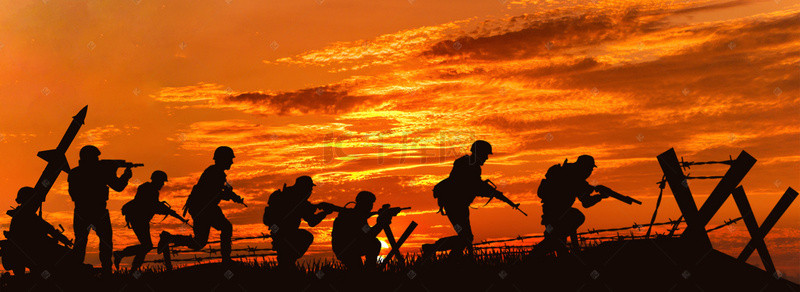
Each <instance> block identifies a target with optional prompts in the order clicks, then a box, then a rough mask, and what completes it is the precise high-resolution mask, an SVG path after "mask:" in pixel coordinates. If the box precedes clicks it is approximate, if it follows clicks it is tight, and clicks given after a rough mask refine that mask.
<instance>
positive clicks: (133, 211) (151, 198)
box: [114, 170, 191, 271]
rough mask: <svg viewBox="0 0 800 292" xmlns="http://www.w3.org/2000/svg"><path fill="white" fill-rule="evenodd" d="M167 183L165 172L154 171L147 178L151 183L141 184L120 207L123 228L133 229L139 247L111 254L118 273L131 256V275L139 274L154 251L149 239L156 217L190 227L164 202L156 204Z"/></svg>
mask: <svg viewBox="0 0 800 292" xmlns="http://www.w3.org/2000/svg"><path fill="white" fill-rule="evenodd" d="M166 182H167V174H166V173H165V172H163V171H160V170H156V171H154V172H153V173H152V174H151V175H150V181H149V182H146V183H143V184H141V185H140V186H139V187H138V188H137V189H136V196H135V197H134V198H133V200H131V201H130V202H127V203H125V205H123V206H122V215H123V216H125V223H126V226H127V227H128V228H131V229H133V233H134V234H136V238H138V239H139V244H138V245H132V246H129V247H126V248H125V249H123V250H121V251H115V252H114V266H115V267H116V268H117V269H119V264H120V262H122V259H123V258H125V257H129V256H134V258H133V263H132V264H131V271H135V270H138V269H139V267H141V266H142V263H143V262H144V259H145V256H147V253H149V252H150V250H152V249H153V241H152V239H151V238H150V221H151V220H153V216H155V215H156V214H160V215H164V218H165V219H166V217H167V216H172V217H175V218H177V219H178V220H180V221H181V222H183V223H185V224H187V225H189V226H191V224H189V220H186V219H184V218H183V217H181V215H178V213H177V212H175V210H172V208H171V207H170V206H169V204H167V202H165V201H159V198H158V197H159V191H160V190H161V188H163V187H164V184H165V183H166Z"/></svg>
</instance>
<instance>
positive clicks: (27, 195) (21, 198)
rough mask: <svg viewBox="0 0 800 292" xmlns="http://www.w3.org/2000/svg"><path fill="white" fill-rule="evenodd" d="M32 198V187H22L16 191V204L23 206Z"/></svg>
mask: <svg viewBox="0 0 800 292" xmlns="http://www.w3.org/2000/svg"><path fill="white" fill-rule="evenodd" d="M31 198H33V188H32V187H22V188H20V189H19V191H17V199H16V200H15V201H17V204H23V203H25V202H27V201H28V200H30V199H31Z"/></svg>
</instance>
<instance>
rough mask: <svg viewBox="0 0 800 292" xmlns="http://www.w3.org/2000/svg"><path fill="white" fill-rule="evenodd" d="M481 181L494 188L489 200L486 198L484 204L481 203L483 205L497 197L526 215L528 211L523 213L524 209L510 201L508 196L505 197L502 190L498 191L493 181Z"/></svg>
mask: <svg viewBox="0 0 800 292" xmlns="http://www.w3.org/2000/svg"><path fill="white" fill-rule="evenodd" d="M483 182H485V183H486V185H488V186H489V188H491V189H492V190H494V192H493V193H492V196H491V197H489V200H488V201H486V204H483V205H484V206H486V205H489V202H491V201H492V199H494V198H498V199H500V200H501V201H503V202H506V204H508V205H509V206H511V208H514V209H515V210H517V211H519V212H520V213H522V215H525V216H528V213H525V211H522V209H520V208H519V204H515V203H514V202H512V201H511V199H509V198H508V197H506V196H505V195H503V192H501V191H498V190H497V185H495V184H494V183H493V182H492V181H491V180H488V179H487V180H485V181H483Z"/></svg>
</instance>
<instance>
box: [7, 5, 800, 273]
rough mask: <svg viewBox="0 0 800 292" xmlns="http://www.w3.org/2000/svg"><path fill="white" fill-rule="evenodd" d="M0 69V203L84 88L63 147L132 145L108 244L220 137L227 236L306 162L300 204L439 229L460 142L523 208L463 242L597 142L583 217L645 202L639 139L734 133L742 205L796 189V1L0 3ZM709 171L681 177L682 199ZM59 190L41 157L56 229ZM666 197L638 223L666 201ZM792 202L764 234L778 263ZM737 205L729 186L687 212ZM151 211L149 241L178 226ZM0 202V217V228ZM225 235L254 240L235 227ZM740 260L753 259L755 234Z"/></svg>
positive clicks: (728, 215)
mask: <svg viewBox="0 0 800 292" xmlns="http://www.w3.org/2000/svg"><path fill="white" fill-rule="evenodd" d="M578 3H579V4H578ZM0 68H2V69H1V70H0V117H2V118H0V120H2V123H0V151H1V152H2V153H3V155H4V160H3V163H1V164H0V205H2V204H5V206H13V205H15V203H14V201H13V200H14V196H15V194H16V191H17V190H18V189H19V188H20V187H22V186H32V185H33V184H35V183H36V180H37V179H38V177H39V175H40V173H41V171H42V170H43V169H44V166H45V162H44V161H43V160H41V159H39V158H38V157H36V153H37V152H38V151H41V150H47V149H52V148H55V146H56V145H57V144H58V142H59V140H60V139H61V136H62V135H63V134H64V131H65V130H66V128H67V126H68V124H69V122H70V121H71V117H72V116H73V115H75V114H76V113H77V112H78V110H80V108H82V107H83V106H85V105H89V110H88V116H87V118H86V124H85V125H84V126H83V128H82V129H81V130H80V133H79V135H78V137H77V138H76V140H75V142H74V143H73V144H72V146H71V147H70V149H69V151H68V153H67V158H68V160H69V162H70V165H71V166H72V167H74V166H76V165H77V162H78V150H79V149H80V147H82V146H84V145H88V144H93V145H96V146H98V147H99V148H100V150H101V151H102V152H103V154H102V155H101V158H106V159H126V160H129V161H133V162H140V163H144V164H145V166H144V167H141V168H136V169H135V170H134V176H133V179H132V180H131V183H130V185H129V186H128V188H126V189H125V191H123V192H121V193H113V192H112V194H111V196H110V197H111V199H110V200H109V209H110V210H111V218H112V223H113V224H114V226H115V229H114V241H115V242H114V245H115V249H121V248H123V247H125V246H126V245H129V244H133V243H135V242H136V239H135V236H134V234H133V232H132V231H131V230H129V229H126V228H125V227H124V219H123V218H122V216H121V214H120V211H119V209H120V207H121V206H122V205H123V204H124V203H125V202H127V201H128V200H130V199H131V198H133V195H134V193H135V190H136V186H138V185H139V184H141V183H143V182H145V181H147V180H149V176H150V173H151V172H152V171H154V170H157V169H160V170H164V171H166V172H167V174H168V175H169V182H168V183H167V185H166V187H165V188H164V190H163V191H162V194H161V198H162V199H164V200H167V201H169V203H170V204H171V205H172V206H173V208H175V209H176V210H177V209H179V208H181V207H182V206H183V204H184V202H185V197H186V196H187V195H188V193H189V190H190V189H191V187H192V186H193V185H194V184H195V183H196V182H197V178H198V177H199V175H200V173H201V172H202V171H203V170H204V169H205V168H206V167H207V166H208V165H210V164H212V163H213V161H212V160H211V156H212V153H213V150H214V149H215V148H216V147H217V146H221V145H227V146H230V147H232V148H233V149H234V151H235V152H236V159H235V160H234V162H235V164H234V165H233V167H232V168H231V170H229V171H228V179H229V181H230V183H231V184H232V185H233V186H234V188H235V190H236V192H237V193H238V194H240V195H242V196H243V197H244V198H245V201H246V202H247V203H248V205H249V207H248V208H242V207H241V206H240V205H236V204H233V203H229V202H226V203H222V205H221V206H222V208H223V210H224V212H225V213H226V215H227V216H228V218H229V219H230V220H231V222H233V224H234V237H241V236H252V235H258V234H261V233H266V232H267V228H266V227H265V226H264V225H263V224H262V223H261V215H262V213H263V209H264V206H265V204H266V200H267V197H268V195H269V194H270V193H271V192H272V191H274V190H275V189H278V188H280V187H281V186H282V185H283V184H284V183H288V184H289V185H291V184H292V183H293V182H294V179H295V178H296V177H297V176H300V175H310V176H312V177H313V178H314V180H315V182H316V183H317V185H318V187H316V189H315V190H314V194H313V195H312V198H311V200H312V201H313V202H319V201H328V202H331V203H335V204H340V205H342V204H345V203H347V202H349V201H352V200H353V199H354V197H355V195H356V193H358V191H360V190H369V191H372V192H374V193H375V194H376V195H377V198H378V201H377V202H376V205H377V206H379V205H380V204H384V203H391V204H393V205H397V206H410V207H413V209H412V210H411V211H410V212H407V214H406V215H405V216H401V217H398V218H396V219H395V220H394V221H393V222H394V224H393V226H394V230H395V234H398V235H399V234H400V233H401V232H402V229H404V228H405V226H407V225H408V223H409V222H410V221H411V220H414V221H416V222H417V223H419V225H420V226H419V228H417V230H416V231H415V233H414V234H413V235H412V236H411V238H410V239H409V241H408V243H407V244H406V247H407V248H406V249H405V251H409V252H410V251H417V250H418V249H419V246H420V245H421V244H423V243H431V242H433V241H434V240H435V239H437V238H439V237H443V236H449V235H453V234H455V232H454V231H453V229H452V227H451V226H450V224H449V222H448V221H447V219H446V217H442V216H440V215H438V214H434V213H435V211H436V209H437V206H436V201H435V200H434V199H433V197H432V193H431V189H432V186H433V185H434V184H435V183H436V182H438V181H439V180H441V179H443V178H445V177H446V176H447V174H448V173H449V171H450V167H451V166H452V162H453V160H454V159H456V158H457V157H458V156H460V155H464V154H468V150H469V144H470V143H471V142H472V141H474V140H476V139H484V140H488V141H489V142H491V143H492V145H493V146H494V155H492V156H491V157H490V158H489V160H488V161H487V162H486V165H484V166H483V177H484V178H485V179H486V178H490V179H491V180H492V181H494V182H495V183H496V184H497V185H498V186H499V188H500V190H502V191H503V192H504V193H505V194H506V195H507V196H508V197H509V198H511V199H512V200H514V201H516V202H520V203H522V209H523V210H525V211H526V212H527V213H528V214H529V215H530V216H528V217H524V216H522V215H521V214H520V213H518V212H516V211H514V210H512V209H510V208H509V207H508V206H506V205H504V204H502V203H500V202H492V204H490V205H488V206H486V207H482V208H478V209H474V210H472V224H473V229H474V233H475V237H476V241H481V240H486V239H500V238H508V237H516V236H518V235H533V234H541V233H542V232H543V231H544V227H543V226H541V225H540V224H539V222H540V216H541V206H540V202H539V199H538V197H537V196H536V188H537V187H538V185H539V181H540V180H541V179H542V178H543V175H544V172H545V171H546V170H547V168H548V167H549V166H551V165H553V164H555V163H560V162H562V161H564V159H569V160H570V161H574V160H575V159H576V158H577V156H579V155H581V154H591V155H593V156H594V157H595V158H596V160H597V165H598V168H597V169H596V170H595V172H594V174H593V175H592V176H591V177H590V179H589V182H590V183H592V184H603V185H606V186H609V187H611V188H613V189H614V190H616V191H618V192H620V193H623V194H626V195H629V196H632V197H634V198H636V199H638V200H641V201H642V202H643V204H642V205H641V206H636V205H634V206H629V205H625V204H623V203H621V202H617V201H613V200H608V201H603V202H602V203H600V204H598V205H597V206H595V207H593V208H591V209H587V210H584V209H581V210H582V211H584V213H585V214H586V217H587V220H586V223H585V224H584V225H583V226H582V227H581V229H580V230H581V231H584V230H587V229H589V228H595V229H599V228H609V227H617V226H630V225H632V224H633V223H646V222H647V221H649V220H650V216H651V215H652V212H653V209H654V207H655V200H656V198H657V196H658V191H659V190H658V188H657V185H656V183H657V182H658V181H659V180H660V178H661V176H662V173H661V170H660V168H659V166H658V162H657V161H656V156H657V155H658V154H660V153H662V152H664V151H666V150H668V149H669V148H671V147H674V148H675V150H676V152H677V153H678V155H679V156H683V157H684V159H685V160H689V161H704V160H723V159H727V158H728V157H729V155H731V156H733V157H734V158H735V157H736V156H737V155H738V154H739V152H740V151H742V150H744V151H747V152H748V153H750V154H751V155H753V156H754V157H755V158H756V159H758V162H757V163H756V165H755V167H753V169H752V170H751V171H750V173H749V174H748V175H747V176H746V178H745V179H744V181H743V183H742V185H743V186H744V188H745V191H746V192H747V194H748V197H749V199H750V202H751V204H752V205H753V209H754V212H755V215H756V218H757V219H758V221H759V223H760V222H761V221H762V220H763V218H765V217H766V215H767V213H769V211H770V210H771V209H772V208H773V206H774V205H775V203H777V201H778V199H779V197H780V196H781V195H782V194H783V193H784V191H785V190H786V189H787V188H788V187H793V188H795V189H798V188H800V123H799V121H798V117H800V95H799V94H800V1H798V0H766V1H691V0H688V1H626V0H619V1H603V0H600V1H593V0H592V1H567V2H560V1H544V0H543V1H539V0H534V1H527V0H480V1H434V0H393V1H363V0H348V1H343V0H302V1H244V0H215V1H210V2H203V3H198V2H197V1H153V0H128V1H112V2H109V3H101V1H98V2H86V1H59V0H43V1H3V2H0ZM725 171H726V167H724V166H705V167H704V166H696V167H693V168H691V169H690V170H688V173H690V174H691V175H694V176H704V175H722V174H723V173H724V172H725ZM716 182H717V181H716V180H702V181H701V180H694V181H691V182H690V187H691V189H692V191H693V193H694V195H695V200H696V201H697V202H698V204H702V202H703V201H704V200H705V198H706V196H707V194H708V193H710V192H711V190H712V189H713V187H714V186H715V185H716ZM66 190H67V183H66V174H63V173H62V175H61V176H60V178H59V179H58V180H57V182H56V183H55V185H54V187H53V189H52V190H51V192H50V194H49V195H48V197H47V201H46V202H45V205H44V217H45V219H47V220H49V221H50V222H52V223H54V224H62V225H63V226H64V227H65V228H66V230H67V234H68V236H69V237H70V238H72V209H73V206H74V205H73V203H72V202H71V201H70V199H69V196H68V195H67V192H66ZM664 195H665V196H664V201H663V203H662V205H661V209H660V210H659V219H658V221H666V220H668V219H670V218H671V219H677V218H678V217H679V216H680V211H679V210H678V208H677V205H676V203H675V200H674V198H673V197H672V193H671V191H670V190H669V188H667V189H666V190H665V192H664ZM482 203H483V202H482V201H481V202H476V203H475V204H473V207H476V208H477V207H480V206H481V205H482ZM798 204H800V203H798V202H795V203H794V204H793V205H792V207H791V208H790V209H789V211H787V213H786V214H785V215H784V216H783V218H782V219H781V220H780V221H779V223H778V224H777V226H776V228H775V229H773V231H772V232H771V233H770V234H769V236H768V238H767V245H768V246H769V248H770V251H771V254H772V256H773V259H774V260H775V262H776V266H777V267H778V269H779V270H781V271H782V272H783V273H784V274H785V275H786V276H787V277H790V278H791V279H794V280H795V281H797V279H800V243H798V242H800V208H798V207H797V206H798ZM575 206H576V207H577V206H579V204H576V205H575ZM738 216H739V214H738V211H737V210H736V206H735V204H734V202H733V201H732V200H728V201H727V202H726V203H725V205H724V206H723V208H722V209H721V210H720V212H719V213H717V215H716V216H715V217H714V218H713V219H712V220H711V223H710V224H709V226H716V225H718V224H721V223H722V222H723V221H724V220H726V219H732V218H736V217H738ZM332 219H333V217H329V219H328V220H326V221H325V222H324V223H323V224H321V225H320V226H318V227H316V228H311V229H310V231H311V232H313V233H314V235H315V243H314V246H312V249H311V254H310V255H314V256H326V255H329V251H330V237H329V235H328V234H329V233H330V228H331V223H332ZM158 220H160V217H157V219H155V220H154V222H153V225H152V236H153V238H154V241H157V240H158V237H157V235H158V233H160V232H161V230H169V231H172V232H177V233H187V232H190V230H188V229H186V228H182V227H181V225H180V224H179V223H180V222H178V221H177V220H174V219H167V220H165V221H163V222H160V223H159V222H158ZM9 221H10V217H8V216H2V217H0V225H1V226H2V229H7V226H8V222H9ZM303 226H305V224H304V225H303ZM306 227H307V226H306ZM218 234H219V233H218V232H216V231H212V237H211V240H216V239H217V238H218ZM711 237H712V243H713V244H714V246H715V247H717V248H718V249H720V250H722V251H724V252H726V253H728V254H731V255H734V256H735V255H737V254H738V253H739V251H740V250H741V249H742V248H743V247H744V245H745V243H746V241H747V239H749V236H748V234H747V230H746V228H745V227H744V224H742V223H739V224H737V225H734V226H733V227H731V228H724V229H721V230H719V231H716V232H714V233H712V236H711ZM535 242H536V241H526V243H528V244H531V243H535ZM212 246H214V247H215V248H217V247H218V246H216V245H212ZM246 246H258V247H269V246H270V244H269V241H266V240H252V241H239V242H236V243H235V244H234V247H235V248H236V247H238V248H241V247H246ZM96 250H97V238H96V236H95V235H94V234H92V235H90V241H89V254H88V255H87V261H88V262H91V263H95V264H97V263H99V261H98V260H97V254H96ZM386 252H388V250H384V251H383V253H384V254H385V253H386ZM234 254H236V253H234ZM155 258H157V256H156V254H155V253H152V254H150V255H149V256H148V259H155ZM126 262H128V261H127V260H126ZM749 262H750V263H753V264H756V265H760V263H759V260H758V256H757V254H754V255H753V256H752V257H751V259H750V261H749Z"/></svg>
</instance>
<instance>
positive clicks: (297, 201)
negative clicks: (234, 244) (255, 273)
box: [263, 175, 333, 270]
mask: <svg viewBox="0 0 800 292" xmlns="http://www.w3.org/2000/svg"><path fill="white" fill-rule="evenodd" d="M314 186H316V185H315V184H314V182H313V181H312V180H311V177H309V176H306V175H304V176H301V177H298V178H297V179H296V180H295V183H294V185H293V186H289V187H286V186H284V188H283V189H282V190H277V191H275V192H273V193H272V194H271V195H270V196H269V200H268V202H267V204H268V206H267V207H266V208H265V210H264V218H263V220H264V224H265V225H267V227H269V230H270V235H271V236H272V249H274V250H275V251H276V252H277V254H278V255H277V258H278V267H279V268H281V269H282V270H291V269H293V268H296V266H295V262H296V261H297V260H298V259H300V258H301V257H302V256H303V255H304V254H305V253H306V251H307V250H308V247H309V246H311V243H312V242H314V236H313V235H312V234H311V232H308V231H306V230H304V229H300V222H301V220H305V221H306V223H308V226H310V227H314V226H317V224H319V223H320V222H322V220H323V219H325V217H327V216H328V215H330V214H331V213H332V212H333V211H332V210H327V211H322V212H318V213H317V212H316V211H317V209H318V207H317V206H316V205H314V204H311V202H309V201H308V199H309V197H310V196H311V191H312V190H313V189H314Z"/></svg>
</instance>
